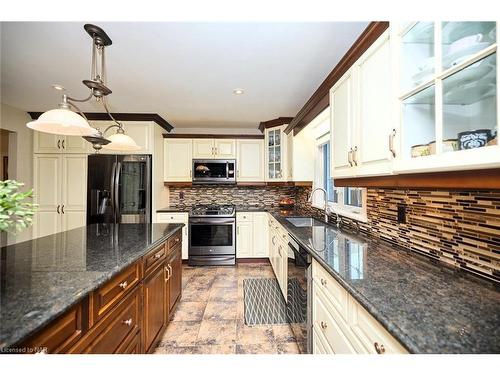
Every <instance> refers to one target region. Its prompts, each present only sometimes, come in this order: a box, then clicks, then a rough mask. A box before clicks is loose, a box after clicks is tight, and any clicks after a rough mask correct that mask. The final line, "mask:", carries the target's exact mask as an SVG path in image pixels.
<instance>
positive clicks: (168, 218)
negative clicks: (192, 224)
mask: <svg viewBox="0 0 500 375" xmlns="http://www.w3.org/2000/svg"><path fill="white" fill-rule="evenodd" d="M156 219H157V221H158V222H159V223H185V222H187V221H188V214H187V213H185V212H159V213H158V214H156Z"/></svg>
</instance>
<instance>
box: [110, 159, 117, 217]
mask: <svg viewBox="0 0 500 375" xmlns="http://www.w3.org/2000/svg"><path fill="white" fill-rule="evenodd" d="M115 174H116V161H115V162H113V167H112V168H111V183H110V187H111V197H110V200H109V201H110V202H111V209H112V210H113V216H114V215H115Z"/></svg>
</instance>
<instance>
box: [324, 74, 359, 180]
mask: <svg viewBox="0 0 500 375" xmlns="http://www.w3.org/2000/svg"><path fill="white" fill-rule="evenodd" d="M353 72H354V70H353V69H350V70H348V71H347V72H346V73H345V74H344V75H343V76H342V78H341V79H340V80H339V81H338V82H337V83H336V85H335V86H334V87H333V88H332V90H331V91H330V111H331V115H330V121H331V132H330V137H331V144H332V146H333V147H332V148H331V149H332V151H331V152H332V169H331V173H332V177H333V178H336V177H348V176H353V175H354V170H353V169H352V167H351V163H352V162H351V161H350V158H351V156H350V155H351V154H350V150H351V148H352V141H353V138H354V104H355V103H354V97H353V89H354V73H353Z"/></svg>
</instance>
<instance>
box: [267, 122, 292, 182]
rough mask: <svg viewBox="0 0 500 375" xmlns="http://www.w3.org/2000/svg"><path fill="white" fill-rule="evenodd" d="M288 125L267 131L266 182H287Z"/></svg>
mask: <svg viewBox="0 0 500 375" xmlns="http://www.w3.org/2000/svg"><path fill="white" fill-rule="evenodd" d="M286 126H287V125H282V126H279V127H274V128H269V129H266V133H265V134H266V137H265V142H266V181H286V179H287V175H288V174H287V172H286V159H287V158H286V156H287V153H286V146H287V143H288V141H287V135H286V134H285V132H284V129H285V128H286Z"/></svg>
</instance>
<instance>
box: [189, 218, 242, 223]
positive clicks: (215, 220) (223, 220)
mask: <svg viewBox="0 0 500 375" xmlns="http://www.w3.org/2000/svg"><path fill="white" fill-rule="evenodd" d="M235 222H236V220H235V219H234V218H218V217H214V218H207V219H204V218H196V219H189V224H196V225H198V224H235Z"/></svg>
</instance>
